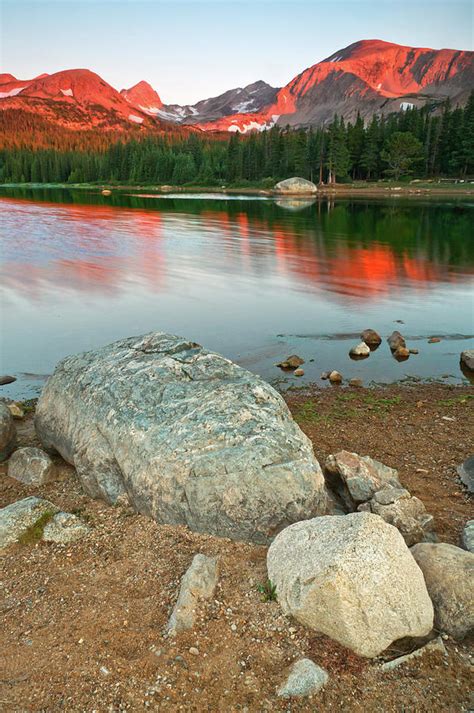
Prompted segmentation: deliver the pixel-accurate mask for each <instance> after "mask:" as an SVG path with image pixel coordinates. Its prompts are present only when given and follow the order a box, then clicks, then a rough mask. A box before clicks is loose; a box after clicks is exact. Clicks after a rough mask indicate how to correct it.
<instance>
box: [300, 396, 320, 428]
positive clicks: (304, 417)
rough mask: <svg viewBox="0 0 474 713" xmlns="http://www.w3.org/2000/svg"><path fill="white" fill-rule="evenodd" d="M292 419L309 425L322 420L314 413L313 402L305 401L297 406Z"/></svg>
mask: <svg viewBox="0 0 474 713" xmlns="http://www.w3.org/2000/svg"><path fill="white" fill-rule="evenodd" d="M294 417H295V419H296V420H297V421H309V422H310V423H316V421H320V420H321V418H322V417H321V416H320V414H319V413H318V412H317V411H316V405H315V403H314V401H305V402H304V403H302V404H300V405H299V406H297V407H296V410H295V413H294Z"/></svg>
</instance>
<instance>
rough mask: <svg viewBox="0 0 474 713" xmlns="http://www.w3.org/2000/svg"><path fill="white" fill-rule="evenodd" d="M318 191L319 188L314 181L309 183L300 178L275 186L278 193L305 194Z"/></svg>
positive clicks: (296, 177)
mask: <svg viewBox="0 0 474 713" xmlns="http://www.w3.org/2000/svg"><path fill="white" fill-rule="evenodd" d="M317 190H318V187H317V186H316V185H315V184H314V183H313V182H312V181H308V180H307V179H306V178H299V177H298V176H295V177H294V178H287V179H285V180H284V181H280V182H279V183H277V184H276V186H275V191H277V193H301V194H305V193H316V192H317Z"/></svg>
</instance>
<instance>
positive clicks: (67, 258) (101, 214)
mask: <svg viewBox="0 0 474 713" xmlns="http://www.w3.org/2000/svg"><path fill="white" fill-rule="evenodd" d="M78 193H79V192H77V191H76V192H72V191H71V192H66V193H64V192H61V194H60V197H61V198H62V199H63V200H66V199H69V200H71V201H72V203H71V204H59V205H58V203H48V202H43V203H35V204H32V203H31V202H29V201H25V200H18V199H15V200H12V199H11V198H8V199H7V198H5V197H4V198H3V199H1V200H0V212H1V214H2V223H3V233H4V237H5V244H4V248H3V254H4V258H3V266H2V271H1V277H2V284H3V289H9V290H13V291H15V292H18V293H20V292H22V293H25V294H27V295H29V296H30V297H34V298H35V299H39V298H41V294H42V292H43V291H45V290H48V289H51V288H54V289H61V290H62V289H67V290H71V289H72V290H78V291H86V292H90V291H93V292H103V293H107V294H116V293H117V292H120V291H121V290H122V289H123V288H124V286H125V285H127V284H129V283H130V282H138V283H140V284H141V285H142V286H143V285H145V284H146V286H147V288H148V289H150V290H152V291H160V290H161V289H162V288H163V285H164V284H165V282H166V278H167V274H169V273H170V272H171V273H172V272H174V273H176V274H178V273H179V272H181V271H183V270H185V269H190V270H192V271H194V270H198V271H205V272H206V273H207V274H209V275H219V276H222V275H223V274H227V275H228V276H229V278H230V277H231V276H232V275H235V274H238V275H239V276H242V275H244V276H247V277H248V278H250V279H258V276H260V275H265V276H266V277H267V278H268V277H270V276H274V277H276V278H278V277H284V278H285V279H287V280H289V281H290V282H291V283H292V288H294V289H302V290H312V291H319V290H324V291H325V292H326V293H330V294H332V295H333V296H334V298H335V299H337V298H344V299H347V298H349V299H357V300H360V299H362V300H370V299H377V298H379V297H381V296H383V295H386V294H389V293H393V292H394V291H398V292H400V291H403V290H425V289H426V288H431V287H433V285H435V284H436V283H440V282H443V283H455V282H459V281H465V280H468V279H469V278H470V276H471V275H472V273H473V265H474V246H473V243H472V241H470V240H468V239H467V238H466V236H467V235H468V230H469V228H468V221H469V217H470V215H471V213H472V208H471V206H470V205H460V206H458V205H451V206H450V205H448V206H446V205H441V206H440V205H430V204H422V205H415V206H413V205H400V203H397V205H395V206H394V205H391V204H383V203H375V204H374V203H373V202H372V203H367V202H356V201H353V202H344V203H342V204H335V205H334V203H333V204H332V205H331V203H330V202H326V201H321V200H319V201H318V202H316V201H311V202H310V205H306V206H304V212H303V213H301V214H300V213H299V212H298V213H296V214H294V213H292V212H291V213H289V214H284V215H282V214H281V213H280V211H279V208H280V203H281V202H282V201H277V203H274V202H270V201H265V202H259V203H253V204H252V203H251V202H247V201H245V203H244V206H245V209H242V207H241V205H236V202H234V203H229V204H228V205H226V206H225V209H223V207H222V201H213V200H206V201H204V200H202V199H195V198H188V199H187V200H186V201H182V200H179V199H166V200H165V199H157V198H143V197H141V198H137V197H135V196H130V195H123V194H118V195H114V197H113V200H114V203H115V204H114V205H107V204H104V203H103V202H101V200H102V201H103V200H104V199H103V198H102V197H101V196H97V195H93V194H92V195H87V196H85V195H84V194H83V193H80V194H79V196H78ZM38 194H39V195H38ZM50 194H51V191H50V192H49V193H48V192H47V191H46V190H45V189H39V191H35V192H34V193H33V196H34V198H38V197H41V199H42V200H44V198H45V197H49V196H50ZM78 199H80V200H84V199H87V200H92V201H93V204H92V205H91V204H84V203H82V204H78V203H77V200H78ZM117 201H118V202H119V204H120V206H121V207H120V209H118V208H117V205H116V204H117ZM293 202H295V201H290V203H293ZM298 202H299V201H298V200H296V203H298ZM306 202H307V201H306ZM145 204H146V207H147V209H146V210H143V207H144V205H145ZM150 204H151V206H152V207H153V209H149V206H150ZM130 206H133V209H130ZM298 211H299V208H298Z"/></svg>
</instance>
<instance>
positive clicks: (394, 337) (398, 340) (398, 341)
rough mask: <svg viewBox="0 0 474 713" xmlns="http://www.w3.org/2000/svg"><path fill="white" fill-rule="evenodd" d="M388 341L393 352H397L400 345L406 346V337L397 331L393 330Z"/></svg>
mask: <svg viewBox="0 0 474 713" xmlns="http://www.w3.org/2000/svg"><path fill="white" fill-rule="evenodd" d="M387 342H388V346H389V347H390V349H391V350H392V352H396V351H397V349H398V348H399V347H406V342H405V338H404V337H402V335H401V334H400V332H397V331H395V332H392V334H391V335H390V336H389V338H388V339H387Z"/></svg>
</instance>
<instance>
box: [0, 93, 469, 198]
mask: <svg viewBox="0 0 474 713" xmlns="http://www.w3.org/2000/svg"><path fill="white" fill-rule="evenodd" d="M81 149H82V147H81ZM473 174H474V93H473V94H472V95H471V97H470V99H469V101H468V103H467V105H466V106H465V107H464V108H459V107H456V108H452V107H451V106H450V103H449V101H447V102H446V103H445V104H444V105H443V107H442V110H441V111H440V112H437V113H433V111H432V110H431V109H430V108H429V107H423V108H422V109H416V108H413V109H408V110H406V111H403V112H400V113H398V114H392V115H390V116H388V117H377V116H374V117H373V119H372V120H371V121H370V122H369V123H368V124H366V125H364V122H363V120H362V119H361V118H360V117H358V118H357V120H356V121H355V122H354V123H353V124H351V123H345V122H344V121H343V120H342V119H339V118H337V117H336V118H335V119H334V121H333V122H332V123H331V125H329V126H327V127H325V128H322V129H309V130H303V129H299V130H295V129H290V128H286V129H282V128H278V127H274V128H272V129H270V130H268V131H264V132H261V133H252V134H250V135H248V136H241V135H240V134H237V133H235V134H234V133H232V134H231V135H230V136H229V135H225V137H223V136H222V135H221V136H218V137H216V136H211V135H210V134H204V133H203V134H199V133H197V132H196V133H191V134H189V135H187V136H186V135H185V136H183V135H175V134H169V135H166V134H164V135H163V134H162V135H160V136H147V137H144V138H142V139H140V138H137V139H133V140H127V141H117V142H115V143H113V144H112V145H110V146H108V147H104V148H103V149H102V150H98V149H96V148H95V147H94V149H93V150H91V149H88V148H87V146H85V147H84V149H82V150H77V149H76V150H70V151H58V150H54V149H49V150H44V149H40V150H34V149H27V148H15V149H5V150H2V151H1V152H0V181H1V182H4V183H9V182H10V183H23V182H33V183H66V182H69V183H89V182H90V183H93V182H100V183H130V184H172V185H183V184H190V183H191V184H192V183H194V184H199V185H203V186H212V185H220V184H223V183H225V184H226V185H229V184H235V185H245V184H246V183H248V184H252V183H260V184H263V185H267V184H268V186H271V185H273V183H274V182H275V181H278V180H281V179H284V178H288V177H290V176H303V177H305V178H308V179H310V180H313V181H315V182H320V183H334V182H336V181H338V182H344V181H350V180H377V179H380V178H385V177H394V178H395V179H398V178H400V177H404V176H416V177H419V178H431V177H438V176H446V177H456V178H465V177H466V176H471V175H473Z"/></svg>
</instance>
